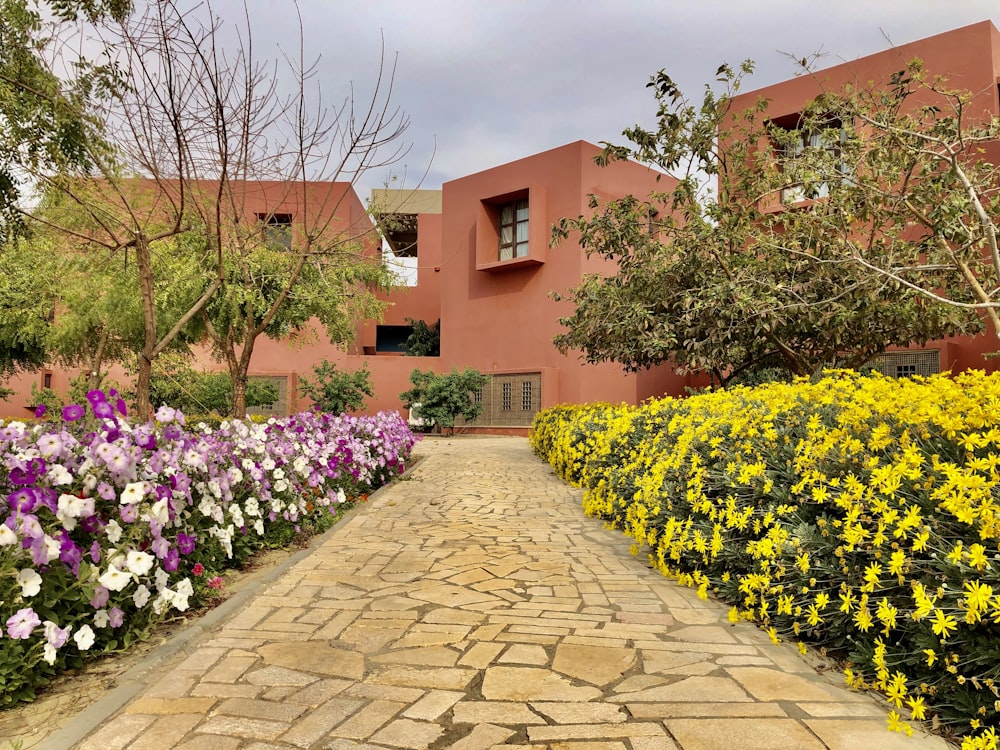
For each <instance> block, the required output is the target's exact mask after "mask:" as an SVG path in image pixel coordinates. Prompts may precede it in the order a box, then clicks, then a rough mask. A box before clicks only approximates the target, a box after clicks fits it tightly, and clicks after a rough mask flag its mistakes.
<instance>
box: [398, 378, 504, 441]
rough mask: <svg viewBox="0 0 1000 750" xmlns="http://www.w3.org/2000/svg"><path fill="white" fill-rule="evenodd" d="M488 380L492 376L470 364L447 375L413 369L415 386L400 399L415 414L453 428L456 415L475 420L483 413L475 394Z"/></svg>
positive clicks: (411, 379)
mask: <svg viewBox="0 0 1000 750" xmlns="http://www.w3.org/2000/svg"><path fill="white" fill-rule="evenodd" d="M489 381H490V376H489V375H486V374H484V373H481V372H479V371H478V370H474V369H472V368H471V367H470V368H466V369H465V370H462V371H459V370H457V369H456V368H452V371H451V372H450V373H448V374H447V375H439V374H438V373H436V372H433V371H431V370H428V371H427V372H421V371H420V370H414V371H413V372H411V373H410V382H411V383H412V384H413V388H411V389H410V390H408V391H404V392H403V393H400V394H399V398H400V399H401V400H402V401H403V402H404V403H405V404H406V405H407V407H408V408H410V409H411V410H412V411H413V415H414V416H415V417H418V418H420V419H424V420H426V421H432V422H433V423H434V424H436V425H438V426H439V427H450V428H454V427H455V419H456V417H462V418H463V419H465V420H466V421H472V420H474V419H475V418H476V417H478V416H479V414H480V413H481V412H482V404H481V403H477V402H476V401H475V399H474V398H473V395H474V394H475V392H476V391H478V390H479V389H481V388H482V387H483V386H485V385H486V384H487V383H488V382H489Z"/></svg>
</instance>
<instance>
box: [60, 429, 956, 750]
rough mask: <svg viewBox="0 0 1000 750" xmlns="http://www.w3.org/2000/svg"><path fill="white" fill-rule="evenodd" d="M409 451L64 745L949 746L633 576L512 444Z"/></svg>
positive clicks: (576, 506)
mask: <svg viewBox="0 0 1000 750" xmlns="http://www.w3.org/2000/svg"><path fill="white" fill-rule="evenodd" d="M416 455H419V456H422V457H424V461H423V462H422V463H421V464H420V465H419V466H418V467H417V468H416V470H415V471H413V472H412V474H411V475H410V476H409V478H408V479H405V480H404V481H400V482H398V483H396V484H395V485H393V486H391V487H389V488H386V489H384V490H383V491H381V492H379V493H377V494H376V495H374V496H373V498H372V500H371V501H370V503H369V504H368V505H367V506H364V507H361V508H359V509H357V510H355V511H353V512H352V513H351V514H350V515H349V516H348V517H347V519H346V520H345V521H343V522H342V523H341V524H339V525H338V526H337V527H335V529H334V530H333V533H332V534H330V535H329V537H328V538H327V539H326V540H325V541H324V543H323V544H322V545H321V546H320V547H319V548H317V549H316V550H315V551H314V552H312V553H311V554H310V555H309V556H308V557H306V558H304V559H302V560H301V561H299V562H298V563H297V564H294V565H293V566H292V567H290V568H289V569H288V570H287V572H286V573H285V574H284V575H282V576H281V577H280V578H278V579H277V580H276V581H274V582H273V583H271V584H270V585H268V586H267V587H266V588H263V589H262V590H261V591H260V592H259V594H258V595H257V596H256V597H255V598H253V599H252V600H251V604H250V605H249V606H247V607H246V608H244V609H243V610H242V611H239V612H238V613H237V614H235V616H233V617H232V618H230V619H229V620H228V621H226V622H225V623H224V624H222V625H221V626H220V627H218V628H217V629H215V630H214V631H212V632H210V633H208V634H206V635H205V636H204V637H203V638H201V639H200V640H199V641H197V642H195V643H192V644H191V645H189V646H188V647H187V648H186V650H185V652H184V653H183V654H182V655H181V656H180V657H179V658H177V659H176V660H175V661H174V662H173V663H171V664H169V665H168V666H166V667H164V668H163V669H162V670H160V673H159V674H158V676H157V679H155V680H153V681H151V682H150V684H149V685H148V686H147V687H146V688H145V690H144V691H143V692H142V693H141V694H140V695H139V696H138V697H136V698H135V699H134V700H132V701H131V702H129V703H128V704H127V705H125V706H124V707H122V708H121V709H120V710H119V711H117V713H116V714H114V715H112V716H109V717H108V718H107V719H106V720H105V721H103V722H102V723H101V725H100V726H99V727H98V728H97V729H96V730H95V731H93V732H92V733H91V734H90V736H88V737H85V738H82V739H81V741H80V742H79V743H78V744H77V745H76V747H77V748H78V749H79V750H162V749H163V748H179V749H180V750H200V749H202V748H204V749H206V750H271V749H277V748H282V749H284V750H293V749H296V748H298V749H304V750H314V749H319V748H324V749H327V750H369V749H370V748H389V749H396V750H399V749H406V750H421V749H423V748H429V749H430V750H439V749H440V750H444V749H445V748H448V749H450V750H490V749H491V748H495V747H501V746H521V747H532V748H559V749H564V750H713V749H715V748H741V749H753V748H761V749H762V750H763V749H766V750H786V749H787V750H820V749H821V748H829V749H830V750H849V749H853V748H863V747H866V746H871V747H877V748H881V749H884V750H895V749H897V748H898V749H901V750H905V749H906V748H910V749H913V750H916V749H917V748H941V749H944V748H946V747H948V745H947V744H946V743H945V742H944V740H942V739H940V738H937V737H929V736H925V735H921V734H914V736H913V737H909V738H908V737H906V736H904V735H900V734H893V733H890V732H889V731H888V730H887V729H886V720H885V709H884V708H883V707H882V706H880V705H878V704H877V703H876V702H875V700H874V699H873V698H871V697H869V696H867V695H863V694H858V693H853V692H850V691H848V690H846V689H845V688H843V687H842V684H841V683H842V679H841V677H840V674H839V672H837V671H836V670H829V671H826V672H817V671H816V669H814V667H813V666H812V664H811V663H810V662H809V661H807V660H805V659H803V658H801V657H800V656H799V655H798V654H797V653H795V650H794V648H792V647H790V646H788V645H786V644H782V645H780V646H777V647H776V646H774V645H772V644H771V643H770V641H769V639H768V638H767V636H766V635H764V634H763V633H761V632H760V631H759V630H757V629H755V628H754V627H752V626H751V625H749V624H747V623H739V624H737V625H731V624H730V623H729V622H728V620H727V607H726V606H725V605H723V604H720V603H718V602H715V601H703V600H700V599H698V597H697V596H696V594H695V592H694V591H692V590H690V589H686V588H682V587H679V586H677V585H676V584H674V583H673V582H671V581H669V580H666V579H664V578H662V577H661V576H660V575H659V574H657V573H656V572H654V571H652V570H649V569H648V568H647V567H646V566H645V564H644V561H643V559H642V558H641V557H640V558H636V557H632V556H631V555H630V554H629V552H628V547H629V543H628V540H627V539H626V538H624V537H623V536H621V534H620V533H619V532H617V531H612V530H608V529H604V528H602V526H601V524H600V522H598V521H596V520H594V519H589V518H586V517H585V516H583V514H582V511H581V509H580V500H581V494H580V491H579V490H576V489H573V488H570V487H567V486H566V485H565V484H564V483H562V482H561V481H560V480H558V479H557V478H556V477H554V476H553V474H552V472H551V470H550V469H549V467H548V466H547V465H546V464H544V463H543V462H541V461H540V460H538V459H537V458H535V457H534V456H532V455H531V453H530V450H529V449H528V446H527V442H526V441H525V440H524V439H519V438H493V437H459V438H455V439H428V440H425V441H423V442H422V443H420V444H419V445H418V447H417V450H416Z"/></svg>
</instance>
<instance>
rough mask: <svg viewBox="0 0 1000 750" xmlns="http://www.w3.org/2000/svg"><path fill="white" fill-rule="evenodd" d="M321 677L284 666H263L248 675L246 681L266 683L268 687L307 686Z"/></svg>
mask: <svg viewBox="0 0 1000 750" xmlns="http://www.w3.org/2000/svg"><path fill="white" fill-rule="evenodd" d="M318 679H319V678H318V677H316V676H315V675H311V674H306V673H305V672H298V671H296V670H294V669H285V668H284V667H263V668H262V669H255V670H254V671H253V672H250V673H249V674H248V675H247V676H246V681H247V682H249V683H250V684H251V685H264V686H266V687H276V686H279V685H292V686H299V687H301V686H305V685H311V684H312V683H314V682H316V680H318Z"/></svg>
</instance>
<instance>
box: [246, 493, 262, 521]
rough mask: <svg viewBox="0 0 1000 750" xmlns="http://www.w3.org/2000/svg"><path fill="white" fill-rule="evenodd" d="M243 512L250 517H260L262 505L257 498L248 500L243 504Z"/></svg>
mask: <svg viewBox="0 0 1000 750" xmlns="http://www.w3.org/2000/svg"><path fill="white" fill-rule="evenodd" d="M243 512H244V513H246V514H247V515H248V516H259V515H260V503H259V502H258V501H257V498H255V497H249V498H247V500H246V502H245V503H243Z"/></svg>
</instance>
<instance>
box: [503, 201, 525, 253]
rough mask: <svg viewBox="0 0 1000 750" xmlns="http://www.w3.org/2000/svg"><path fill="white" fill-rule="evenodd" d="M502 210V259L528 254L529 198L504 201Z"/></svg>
mask: <svg viewBox="0 0 1000 750" xmlns="http://www.w3.org/2000/svg"><path fill="white" fill-rule="evenodd" d="M499 210H500V227H499V228H500V255H499V258H500V260H513V259H514V258H525V257H527V255H528V200H527V199H526V198H525V199H522V200H517V201H511V202H510V203H504V204H502V205H501V206H499Z"/></svg>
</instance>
